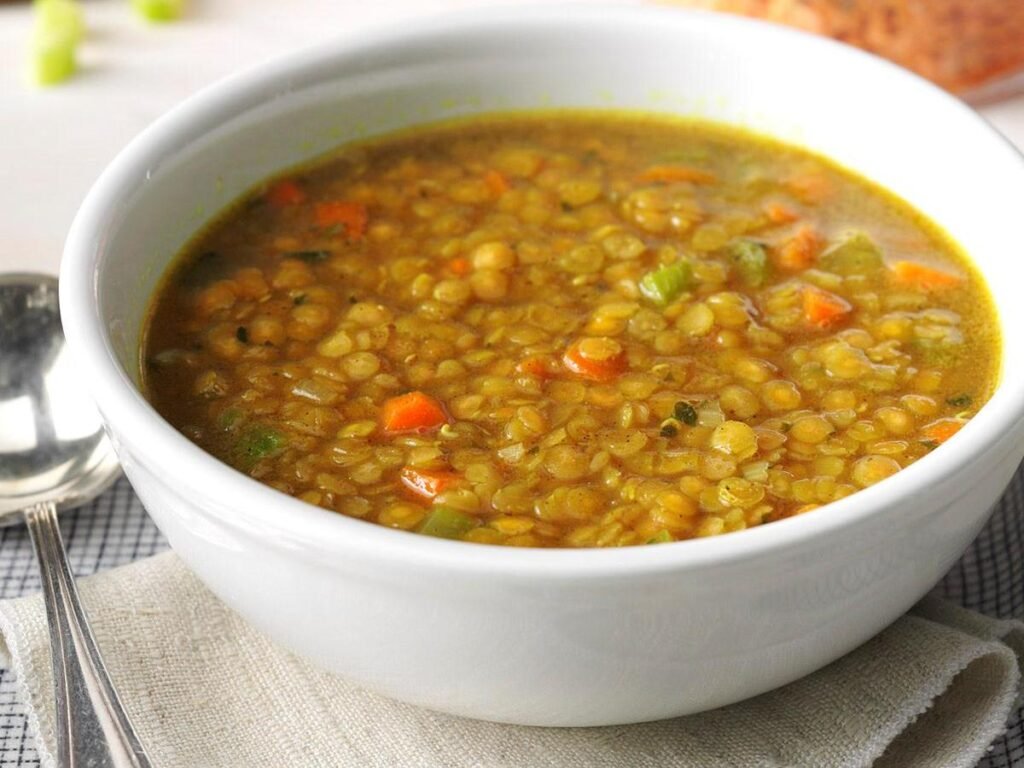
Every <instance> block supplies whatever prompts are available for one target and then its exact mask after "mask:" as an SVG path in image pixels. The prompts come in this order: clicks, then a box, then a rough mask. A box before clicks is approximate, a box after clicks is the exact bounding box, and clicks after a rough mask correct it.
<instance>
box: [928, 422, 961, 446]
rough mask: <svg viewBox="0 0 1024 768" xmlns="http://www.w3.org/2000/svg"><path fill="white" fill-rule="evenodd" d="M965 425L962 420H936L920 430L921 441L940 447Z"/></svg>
mask: <svg viewBox="0 0 1024 768" xmlns="http://www.w3.org/2000/svg"><path fill="white" fill-rule="evenodd" d="M966 423H967V422H966V421H964V420H963V419H937V420H935V421H933V422H932V423H931V424H929V425H927V426H926V427H925V428H924V429H922V430H921V439H922V440H930V441H932V442H934V443H937V444H939V445H942V443H944V442H946V441H947V440H949V438H951V437H952V436H953V435H955V434H956V433H957V432H959V431H960V429H961V428H962V427H963V426H964V424H966Z"/></svg>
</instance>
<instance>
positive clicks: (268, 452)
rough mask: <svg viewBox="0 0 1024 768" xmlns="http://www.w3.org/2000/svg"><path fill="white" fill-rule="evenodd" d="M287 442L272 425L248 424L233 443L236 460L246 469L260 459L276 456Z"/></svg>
mask: <svg viewBox="0 0 1024 768" xmlns="http://www.w3.org/2000/svg"><path fill="white" fill-rule="evenodd" d="M287 444H288V441H287V440H286V439H285V437H284V435H282V434H281V433H280V432H278V431H277V430H276V429H274V428H273V427H268V426H266V425H265V424H250V425H249V426H248V427H246V428H245V430H243V431H242V434H241V435H240V436H239V438H238V442H237V443H235V456H236V462H237V464H238V466H240V467H242V468H243V469H248V468H249V467H251V466H252V465H253V464H255V463H256V462H257V461H259V460H260V459H265V458H268V457H270V456H276V455H277V454H279V453H280V452H281V451H283V450H284V448H285V446H286V445H287Z"/></svg>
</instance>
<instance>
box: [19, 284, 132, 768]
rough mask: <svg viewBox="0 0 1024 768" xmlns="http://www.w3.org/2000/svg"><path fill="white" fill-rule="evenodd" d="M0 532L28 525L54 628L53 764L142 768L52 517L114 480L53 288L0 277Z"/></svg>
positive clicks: (113, 463)
mask: <svg viewBox="0 0 1024 768" xmlns="http://www.w3.org/2000/svg"><path fill="white" fill-rule="evenodd" d="M0 329H2V333H0V526H3V525H12V524H14V523H18V522H24V523H25V524H27V525H28V530H29V534H30V535H31V537H32V543H33V545H34V546H35V550H36V557H37V558H38V560H39V570H40V572H41V575H42V588H43V590H42V591H43V600H44V602H45V604H46V618H47V622H48V624H49V628H50V656H51V660H52V663H53V679H54V683H55V686H56V704H57V729H56V730H57V759H58V764H59V765H61V766H67V767H69V768H73V767H74V766H79V765H82V766H89V767H90V768H146V767H147V766H149V765H150V762H149V759H148V758H147V757H146V753H145V750H144V749H143V747H142V744H141V742H140V741H139V738H138V736H137V735H136V734H135V730H134V728H133V727H132V724H131V722H130V720H129V719H128V715H127V714H126V712H125V711H124V708H123V706H122V705H121V702H120V700H119V699H118V696H117V693H116V691H115V690H114V686H113V684H112V683H111V682H110V677H109V675H108V674H107V671H106V668H105V667H104V665H103V659H102V658H101V657H100V653H99V649H98V648H97V646H96V640H95V639H94V638H93V636H92V631H91V630H90V629H89V623H88V621H87V620H86V617H85V610H84V608H83V607H82V604H81V600H80V599H79V596H78V590H77V588H76V587H75V581H74V575H73V574H72V572H71V567H70V565H69V564H68V559H67V553H66V551H65V549H64V542H63V540H62V539H61V534H60V527H59V526H58V525H57V510H58V509H71V508H73V507H76V506H80V505H82V504H85V503H86V502H88V501H90V500H91V499H93V498H94V497H95V496H96V495H98V494H99V493H101V492H102V491H103V490H105V489H106V488H107V487H109V486H110V484H111V483H112V482H114V480H115V479H117V477H118V475H120V468H119V467H118V463H117V458H116V457H115V455H114V451H113V449H112V448H111V445H110V442H109V441H108V440H107V438H106V435H105V434H104V432H103V427H102V424H101V422H100V418H99V414H97V412H96V409H95V407H94V406H93V404H92V402H91V401H90V400H89V397H88V395H87V394H86V393H85V390H84V389H83V388H82V386H81V384H80V376H78V375H76V373H77V372H76V370H75V367H74V364H73V363H72V361H71V359H70V357H69V354H68V351H67V347H66V345H65V343H64V332H63V329H62V327H61V322H60V310H59V307H58V303H57V280H56V279H55V278H53V277H49V276H47V275H31V274H15V275H2V276H0Z"/></svg>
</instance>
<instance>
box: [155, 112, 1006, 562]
mask: <svg viewBox="0 0 1024 768" xmlns="http://www.w3.org/2000/svg"><path fill="white" fill-rule="evenodd" d="M998 364H999V339H998V330H997V323H996V320H995V314H994V310H993V308H992V305H991V303H990V300H989V297H988V294H987V290H986V288H985V286H984V284H983V281H982V279H981V277H980V276H979V275H978V273H977V272H976V271H975V270H974V268H973V267H972V266H971V265H970V263H969V262H968V261H967V260H966V259H965V258H964V256H963V255H962V254H961V253H960V252H959V250H958V248H957V247H956V246H955V245H954V244H953V243H952V242H950V241H949V239H948V238H946V237H945V236H944V235H943V233H942V232H941V231H939V230H938V229H937V228H936V227H935V226H934V225H932V224H931V223H929V222H928V221H927V220H926V219H925V218H924V217H922V216H921V215H920V214H918V213H917V212H915V211H914V210H913V209H912V208H911V207H909V206H908V205H907V204H906V203H904V202H902V201H900V200H898V199H897V198H895V197H894V196H892V195H891V194H889V193H887V192H885V191H883V190H881V189H880V188H878V187H877V186H875V185H873V184H871V183H870V182H867V181H865V180H864V179H861V178H859V177H857V176H855V175H853V174H851V173H850V172H848V171H845V170H843V169H840V168H838V167H837V166H835V165H834V164H832V163H830V162H828V161H826V160H824V159H822V158H820V157H817V156H815V155H812V154H810V153H808V152H806V151H803V150H800V149H797V148H794V147H791V146H788V145H785V144H782V143H778V142H775V141H772V140H768V139H765V138H761V137H757V136H754V135H752V134H749V133H746V132H743V131H740V130H738V129H733V128H727V127H724V126H719V125H714V124H709V123H704V122H698V121H683V120H677V119H670V118H662V117H656V116H642V115H630V114H622V113H571V112H570V113H565V112H558V113H554V112H553V113H545V114H537V115H528V116H525V115H524V116H493V117H488V118H474V119H471V120H466V121H461V122H458V123H451V124H445V125H441V126H434V127H427V128H420V129H417V130H415V131H412V132H407V133H403V134H397V135H394V136H391V137H385V138H381V139H377V140H374V141H372V142H367V143H363V144H358V145H351V146H348V147H344V148H342V149H340V150H339V151H338V152H337V153H336V154H334V155H332V156H331V157H329V158H325V159H323V160H321V161H319V162H317V163H316V164H313V165H311V166H310V167H308V168H303V169H300V170H297V171H293V172H291V173H289V174H288V175H287V176H281V177H279V178H276V179H274V180H271V181H270V182H268V183H267V184H265V185H262V186H261V187H260V188H259V189H256V190H253V191H251V192H250V193H249V194H247V195H246V196H245V197H244V199H243V200H241V201H240V202H239V203H238V204H237V205H236V206H234V207H233V208H231V209H230V210H229V211H227V212H226V213H225V214H224V215H222V216H221V217H220V218H218V219H217V220H216V221H215V222H214V223H213V224H211V225H210V226H209V227H208V228H207V229H206V230H205V231H203V232H202V233H200V234H199V235H198V236H197V237H196V238H195V240H194V241H193V242H192V243H190V244H189V245H188V246H187V248H186V249H185V251H184V253H183V254H182V255H181V256H180V258H179V259H178V260H177V261H176V262H175V264H174V265H173V267H172V269H171V270H170V271H169V273H168V275H167V277H166V279H165V280H164V282H163V284H162V286H161V288H160V289H159V291H158V292H157V294H156V297H155V299H154V303H153V307H152V311H151V315H150V320H149V323H148V326H147V331H146V334H145V340H144V344H143V376H144V384H145V387H146V391H147V393H148V396H149V397H150V399H151V401H152V402H153V404H154V405H155V407H156V408H157V410H158V411H159V412H160V413H161V414H162V415H163V416H164V417H166V418H167V419H168V420H169V421H170V422H171V423H172V424H173V425H174V426H175V427H176V428H178V429H179V430H180V431H181V432H182V433H183V434H185V435H186V436H187V437H188V438H190V439H191V440H193V441H194V442H196V443H197V444H198V445H200V446H202V447H203V448H204V449H205V450H207V451H209V452H210V453H212V454H213V455H214V456H216V457H218V458H220V459H221V460H223V461H225V462H227V463H228V464H230V465H231V466H233V467H235V468H236V469H238V470H239V471H241V472H245V473H247V474H249V475H250V476H252V477H254V478H256V479H258V480H260V481H262V482H264V483H267V484H269V485H271V486H273V487H274V488H277V489H278V490H280V491H283V492H284V493H287V494H290V495H293V496H295V497H297V498H299V499H302V500H305V501H307V502H309V503H311V504H317V505H320V506H322V507H324V508H326V509H329V510H333V511H335V512H338V513H340V514H345V515H349V516H351V517H355V518H360V519H363V520H367V521H370V522H374V523H378V524H381V525H386V526H390V527H393V528H400V529H404V530H411V531H418V532H421V533H425V534H430V535H435V536H443V537H447V538H454V539H462V540H465V541H472V542H480V543H488V544H508V545H518V546H549V547H550V546H554V547H591V546H617V545H629V544H645V543H656V542H667V541H675V540H680V539H687V538H693V537H697V536H708V535H713V534H718V533H723V532H728V531H737V530H741V529H744V528H748V527H751V526H757V525H761V524H764V523H768V522H771V521H774V520H779V519H781V518H785V517H789V516H792V515H799V514H803V513H806V512H809V511H811V510H814V509H816V508H818V507H820V506H822V505H825V504H828V503H829V502H831V501H834V500H837V499H840V498H843V497H845V496H847V495H849V494H851V493H854V492H856V491H857V490H858V489H860V488H864V487H867V486H870V485H872V484H874V483H877V482H879V481H881V480H883V479H885V478H886V477H888V476H890V475H892V474H893V473H895V472H897V471H899V470H900V469H901V468H903V467H905V466H907V465H908V464H910V463H912V462H914V461H916V460H918V459H920V458H921V457H923V456H925V455H926V454H927V453H928V452H929V451H932V450H935V449H936V448H938V447H939V445H940V444H941V443H943V442H944V441H946V440H947V439H949V438H950V437H952V436H953V435H954V434H955V433H956V431H957V430H958V429H959V428H960V427H961V426H962V425H963V424H964V423H965V422H966V421H967V420H968V419H970V417H971V416H972V415H973V414H974V413H975V412H976V411H977V409H978V408H979V407H980V406H981V405H982V404H983V403H984V402H985V401H986V400H987V399H988V398H989V396H990V395H991V393H992V391H993V389H994V386H995V382H996V378H997V373H998ZM823 514H827V511H825V512H823Z"/></svg>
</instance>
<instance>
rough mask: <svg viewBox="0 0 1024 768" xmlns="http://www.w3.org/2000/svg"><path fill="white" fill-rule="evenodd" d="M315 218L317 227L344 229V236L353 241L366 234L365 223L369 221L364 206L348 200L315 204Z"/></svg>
mask: <svg viewBox="0 0 1024 768" xmlns="http://www.w3.org/2000/svg"><path fill="white" fill-rule="evenodd" d="M315 218H316V225H317V226H318V227H334V226H338V225H341V226H343V227H345V234H346V235H348V236H349V237H350V238H352V239H353V240H358V239H360V238H361V237H362V236H363V235H364V234H366V223H367V221H368V219H369V217H368V215H367V212H366V206H365V205H363V204H362V203H353V202H351V201H349V200H332V201H330V202H326V203H317V204H316V211H315Z"/></svg>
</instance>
